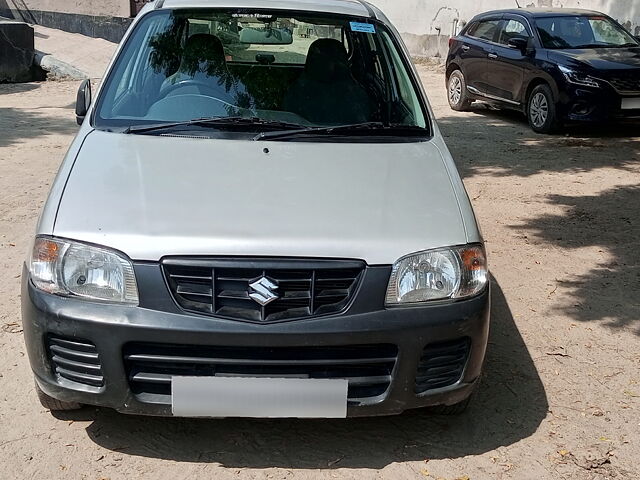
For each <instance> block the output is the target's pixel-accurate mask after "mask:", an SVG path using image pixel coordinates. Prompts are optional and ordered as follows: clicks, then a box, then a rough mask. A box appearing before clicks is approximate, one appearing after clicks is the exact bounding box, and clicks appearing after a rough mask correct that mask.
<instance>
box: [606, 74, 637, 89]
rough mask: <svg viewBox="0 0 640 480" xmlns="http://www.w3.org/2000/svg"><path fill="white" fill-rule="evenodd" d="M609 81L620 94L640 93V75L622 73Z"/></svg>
mask: <svg viewBox="0 0 640 480" xmlns="http://www.w3.org/2000/svg"><path fill="white" fill-rule="evenodd" d="M608 81H609V83H610V84H611V85H613V88H615V89H616V90H617V91H618V92H619V93H638V92H640V73H626V74H621V73H620V74H617V75H615V76H613V77H611V78H609V80H608Z"/></svg>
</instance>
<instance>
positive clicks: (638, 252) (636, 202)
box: [438, 104, 640, 335]
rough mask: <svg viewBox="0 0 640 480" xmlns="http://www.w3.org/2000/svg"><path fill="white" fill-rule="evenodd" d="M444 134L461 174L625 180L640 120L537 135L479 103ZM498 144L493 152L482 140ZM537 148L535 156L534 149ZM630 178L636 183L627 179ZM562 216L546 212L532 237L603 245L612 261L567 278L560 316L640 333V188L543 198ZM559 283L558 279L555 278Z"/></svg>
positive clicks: (517, 119) (513, 116) (445, 123)
mask: <svg viewBox="0 0 640 480" xmlns="http://www.w3.org/2000/svg"><path fill="white" fill-rule="evenodd" d="M438 123H439V124H440V126H441V129H442V131H443V133H444V134H445V135H446V136H448V137H450V140H449V142H448V143H449V147H450V149H451V151H452V154H453V156H454V158H455V159H456V162H457V164H458V167H459V168H460V171H461V173H462V175H463V176H466V177H471V176H474V175H481V176H483V177H491V176H495V177H502V176H514V177H527V176H530V175H535V174H538V173H556V172H557V173H564V174H568V176H567V181H568V182H569V181H571V178H570V175H571V174H572V173H581V172H589V171H592V170H596V169H599V168H604V167H609V168H616V169H619V170H621V172H622V175H621V178H627V172H629V173H628V175H635V176H637V175H638V167H639V166H640V122H636V123H626V124H624V123H618V124H616V123H611V124H607V125H597V126H574V127H571V128H567V129H566V130H565V132H564V133H563V134H562V135H537V134H535V133H534V132H532V131H531V130H530V128H529V125H528V124H527V121H526V119H525V117H524V116H523V115H521V114H520V113H518V112H513V111H507V110H496V109H492V108H490V107H488V106H486V105H482V104H479V105H474V106H473V113H472V114H471V115H465V116H457V115H452V116H449V117H444V118H441V119H440V120H439V122H438ZM485 137H486V138H491V139H492V140H493V142H492V143H491V144H490V145H491V151H487V152H483V151H479V150H478V148H477V145H478V140H479V139H484V142H483V144H487V142H486V138H485ZM526 149H534V150H533V152H535V153H534V154H532V151H531V150H526ZM628 178H632V177H631V176H629V177H628ZM543 200H544V201H546V202H548V203H550V204H552V205H554V206H560V207H561V208H562V210H563V212H562V213H561V214H545V215H542V216H540V217H537V218H533V219H531V220H528V221H526V222H524V223H523V224H519V225H514V226H513V228H515V229H517V230H519V231H523V230H524V231H526V232H527V233H528V235H529V239H530V240H532V241H535V239H537V240H538V241H541V242H543V243H546V244H549V245H557V246H560V247H562V248H567V249H579V248H582V247H601V248H602V250H603V252H605V253H606V254H609V255H610V256H611V260H610V261H609V262H608V263H604V264H597V265H596V264H594V265H593V267H592V268H591V270H590V271H589V273H588V274H586V275H583V276H580V277H578V278H576V279H572V280H571V281H561V283H559V287H564V288H562V289H561V291H563V298H562V299H561V300H560V302H561V303H559V306H558V307H556V308H557V309H558V312H559V313H561V314H564V315H567V316H569V317H570V318H572V319H574V320H576V321H580V322H588V321H602V322H603V323H604V324H605V325H608V326H610V327H613V328H623V327H631V328H633V329H634V330H635V331H636V333H637V334H638V335H640V295H639V294H638V292H640V217H639V215H638V212H639V208H640V185H635V186H633V185H632V186H622V187H619V188H614V189H611V190H605V191H603V192H602V193H600V194H598V195H595V196H567V195H560V194H551V195H545V196H544V197H543ZM552 280H553V279H552Z"/></svg>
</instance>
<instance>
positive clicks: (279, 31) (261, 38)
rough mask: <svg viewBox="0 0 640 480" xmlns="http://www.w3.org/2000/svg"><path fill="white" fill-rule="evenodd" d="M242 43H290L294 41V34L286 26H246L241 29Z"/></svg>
mask: <svg viewBox="0 0 640 480" xmlns="http://www.w3.org/2000/svg"><path fill="white" fill-rule="evenodd" d="M240 43H253V44H257V45H290V44H292V43H293V35H292V34H291V32H290V31H289V30H287V29H286V28H270V27H265V28H260V29H257V28H250V27H245V28H243V29H242V30H241V31H240Z"/></svg>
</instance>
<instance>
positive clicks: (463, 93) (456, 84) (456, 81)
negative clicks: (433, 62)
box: [447, 70, 473, 112]
mask: <svg viewBox="0 0 640 480" xmlns="http://www.w3.org/2000/svg"><path fill="white" fill-rule="evenodd" d="M447 98H448V99H449V106H450V107H451V109H452V110H455V111H456V112H464V111H466V110H469V107H470V106H471V104H472V103H473V100H472V99H471V98H469V94H468V93H467V82H466V80H465V78H464V74H463V73H462V72H461V71H460V70H454V71H453V72H451V75H449V81H448V82H447Z"/></svg>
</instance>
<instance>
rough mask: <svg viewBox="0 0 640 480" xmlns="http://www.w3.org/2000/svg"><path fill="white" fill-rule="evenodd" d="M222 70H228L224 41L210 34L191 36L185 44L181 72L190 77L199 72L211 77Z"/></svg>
mask: <svg viewBox="0 0 640 480" xmlns="http://www.w3.org/2000/svg"><path fill="white" fill-rule="evenodd" d="M220 68H225V69H226V60H225V55H224V47H223V46H222V41H221V40H220V39H219V38H218V37H216V36H215V35H210V34H208V33H196V34H195V35H191V36H190V37H189V38H188V39H187V41H186V42H185V44H184V50H183V53H182V61H181V63H180V70H181V71H183V72H186V73H189V74H190V75H193V74H194V73H196V72H197V71H200V72H203V73H204V72H207V73H209V74H210V75H211V74H213V73H215V72H216V71H217V70H219V69H220Z"/></svg>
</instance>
